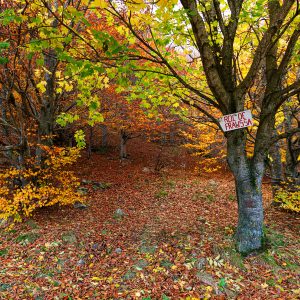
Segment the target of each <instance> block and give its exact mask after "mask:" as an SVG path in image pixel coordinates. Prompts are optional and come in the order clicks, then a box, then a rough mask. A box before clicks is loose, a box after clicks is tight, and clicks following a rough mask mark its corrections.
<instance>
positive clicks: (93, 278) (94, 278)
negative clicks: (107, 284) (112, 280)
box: [92, 276, 105, 281]
mask: <svg viewBox="0 0 300 300" xmlns="http://www.w3.org/2000/svg"><path fill="white" fill-rule="evenodd" d="M102 280H105V278H100V277H96V276H94V277H92V281H102Z"/></svg>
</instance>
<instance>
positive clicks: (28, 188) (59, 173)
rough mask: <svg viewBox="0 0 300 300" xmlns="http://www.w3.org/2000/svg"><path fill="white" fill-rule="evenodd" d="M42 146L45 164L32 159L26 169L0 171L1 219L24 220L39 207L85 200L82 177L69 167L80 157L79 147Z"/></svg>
mask: <svg viewBox="0 0 300 300" xmlns="http://www.w3.org/2000/svg"><path fill="white" fill-rule="evenodd" d="M41 147H42V149H43V151H44V153H45V155H44V156H45V159H44V161H43V166H41V165H39V164H35V162H34V161H33V159H32V158H31V159H27V161H26V163H25V165H24V168H22V169H20V168H16V167H11V168H10V169H8V170H7V171H6V172H4V173H0V219H1V218H2V219H12V220H13V221H14V222H20V221H22V219H23V218H24V217H30V216H31V215H32V214H33V212H34V211H35V210H37V209H38V208H41V207H46V206H52V205H55V204H59V205H69V204H72V203H74V202H76V201H82V198H81V195H80V193H79V192H78V191H77V188H78V186H79V182H78V178H77V177H76V176H75V175H74V172H72V171H70V170H68V168H67V167H69V166H70V165H72V164H73V163H74V162H75V161H76V160H77V158H78V157H79V149H78V148H58V147H47V146H41Z"/></svg>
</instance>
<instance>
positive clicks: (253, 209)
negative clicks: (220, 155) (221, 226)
mask: <svg viewBox="0 0 300 300" xmlns="http://www.w3.org/2000/svg"><path fill="white" fill-rule="evenodd" d="M245 137H246V134H245V132H244V130H236V131H232V132H229V133H228V135H227V159H228V164H229V166H230V168H231V171H232V172H233V174H234V178H235V186H236V195H237V201H238V225H237V230H236V247H237V250H238V251H239V252H240V253H243V254H248V253H250V252H252V251H254V250H259V249H260V248H261V247H262V245H263V244H262V242H263V219H264V217H263V204H262V191H261V185H262V177H263V173H264V163H261V164H256V165H254V161H253V159H249V158H248V157H247V154H246V152H245V143H246V139H245Z"/></svg>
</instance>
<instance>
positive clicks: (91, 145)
mask: <svg viewBox="0 0 300 300" xmlns="http://www.w3.org/2000/svg"><path fill="white" fill-rule="evenodd" d="M93 140H94V127H93V126H90V138H89V147H88V158H91V156H92V148H93Z"/></svg>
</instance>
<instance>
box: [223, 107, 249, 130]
mask: <svg viewBox="0 0 300 300" xmlns="http://www.w3.org/2000/svg"><path fill="white" fill-rule="evenodd" d="M219 121H220V125H221V127H222V129H223V131H230V130H235V129H240V128H245V127H249V126H253V121H252V114H251V111H250V110H244V111H240V112H238V113H235V114H230V115H225V116H223V117H222V118H220V120H219Z"/></svg>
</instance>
